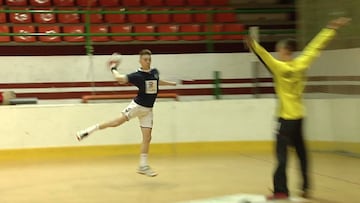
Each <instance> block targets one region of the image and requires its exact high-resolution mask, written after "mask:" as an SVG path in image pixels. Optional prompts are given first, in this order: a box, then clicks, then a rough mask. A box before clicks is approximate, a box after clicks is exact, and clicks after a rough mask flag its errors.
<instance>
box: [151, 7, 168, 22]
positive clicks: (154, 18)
mask: <svg viewBox="0 0 360 203" xmlns="http://www.w3.org/2000/svg"><path fill="white" fill-rule="evenodd" d="M152 11H169V9H166V8H162V9H161V8H159V9H153V10H152ZM170 20H171V19H170V14H166V13H164V14H150V21H151V22H153V23H169V22H170Z"/></svg>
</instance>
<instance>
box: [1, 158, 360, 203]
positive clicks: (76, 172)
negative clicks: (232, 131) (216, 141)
mask: <svg viewBox="0 0 360 203" xmlns="http://www.w3.org/2000/svg"><path fill="white" fill-rule="evenodd" d="M311 161H312V167H311V177H312V182H313V190H312V192H313V197H314V198H313V199H312V200H311V201H296V202H319V203H342V202H344V203H345V202H346V203H356V202H360V158H357V157H350V156H344V155H339V154H334V153H321V152H313V153H311ZM150 163H151V166H152V167H153V168H154V169H155V170H156V171H157V172H159V175H158V176H157V177H153V178H150V177H146V176H143V175H139V174H137V173H136V168H137V164H138V156H133V155H108V156H103V157H94V158H91V157H85V158H84V157H83V158H74V157H72V158H69V159H52V160H40V159H39V160H17V161H9V160H7V161H2V162H0V164H1V171H0V182H1V184H0V202H1V203H18V202H24V203H57V202H59V203H67V202H74V203H82V202H86V203H112V202H118V203H122V202H124V203H180V202H181V203H186V202H196V201H195V200H202V199H207V201H202V202H218V203H221V202H226V201H221V200H220V199H221V198H220V199H219V197H224V196H231V195H241V194H253V195H263V194H265V195H266V194H269V193H270V190H269V189H270V188H271V175H272V171H273V167H274V160H273V156H272V154H265V153H241V154H240V153H233V154H223V155H183V156H175V155H173V156H170V155H169V156H165V155H164V156H161V155H154V156H152V157H150ZM288 174H289V179H290V180H289V186H290V190H291V192H292V193H293V194H296V192H297V186H298V184H299V182H298V180H299V175H298V169H297V164H296V160H295V157H294V156H291V157H290V163H289V168H288ZM211 199H213V200H211ZM216 199H218V200H216ZM237 202H238V203H241V202H242V201H241V200H240V199H239V201H237ZM278 202H293V201H278ZM229 203H231V202H229Z"/></svg>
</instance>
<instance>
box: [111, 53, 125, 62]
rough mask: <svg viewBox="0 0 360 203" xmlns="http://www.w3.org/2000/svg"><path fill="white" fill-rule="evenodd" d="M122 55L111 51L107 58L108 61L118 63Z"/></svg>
mask: <svg viewBox="0 0 360 203" xmlns="http://www.w3.org/2000/svg"><path fill="white" fill-rule="evenodd" d="M121 60H122V57H121V54H119V53H113V54H112V55H111V57H110V59H109V63H116V64H117V65H119V64H120V63H121Z"/></svg>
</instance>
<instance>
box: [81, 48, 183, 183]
mask: <svg viewBox="0 0 360 203" xmlns="http://www.w3.org/2000/svg"><path fill="white" fill-rule="evenodd" d="M139 55H140V65H141V67H140V68H139V69H138V71H137V72H134V73H131V74H128V75H124V74H121V73H119V72H118V71H117V67H118V65H119V63H120V61H116V60H115V61H114V60H113V61H109V64H108V65H109V68H110V69H111V72H112V74H113V76H114V78H115V79H116V80H117V81H118V82H119V83H120V84H125V83H131V84H133V85H135V86H136V87H137V88H138V94H137V96H136V97H135V98H134V100H133V101H132V102H131V103H130V104H129V105H128V106H127V107H126V108H125V109H124V110H123V111H122V115H121V116H120V117H118V118H116V119H114V120H112V121H109V122H105V123H102V124H96V125H93V126H90V127H88V128H86V129H84V130H81V131H79V132H77V133H76V137H77V139H78V140H79V141H80V140H82V139H83V138H85V137H87V136H89V135H90V134H92V133H93V132H95V131H97V130H103V129H106V128H108V127H117V126H120V125H122V124H123V123H125V122H126V121H129V120H130V119H132V118H135V117H138V119H139V121H140V128H141V132H142V136H143V141H142V144H141V154H140V164H139V168H138V173H140V174H143V175H146V176H149V177H154V176H156V175H157V173H156V172H154V171H153V170H152V169H151V168H150V166H149V165H148V163H147V158H148V153H149V145H150V141H151V131H152V127H153V111H152V110H153V106H154V103H155V100H156V97H157V94H158V89H159V88H158V87H159V85H172V86H175V85H176V82H169V81H164V80H160V79H159V71H158V70H157V69H155V68H151V51H150V50H148V49H144V50H142V51H140V53H139Z"/></svg>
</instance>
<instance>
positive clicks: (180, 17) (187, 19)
mask: <svg viewBox="0 0 360 203" xmlns="http://www.w3.org/2000/svg"><path fill="white" fill-rule="evenodd" d="M174 10H175V11H190V10H191V9H189V8H177V9H174ZM192 17H193V16H192V14H190V13H179V14H173V15H172V18H173V22H175V23H192V22H193V18H192Z"/></svg>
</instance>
